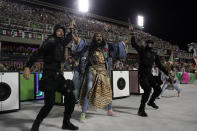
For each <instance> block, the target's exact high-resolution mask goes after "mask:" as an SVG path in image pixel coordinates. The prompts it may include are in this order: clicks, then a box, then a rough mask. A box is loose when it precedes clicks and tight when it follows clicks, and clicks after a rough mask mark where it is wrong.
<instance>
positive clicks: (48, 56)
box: [24, 24, 78, 131]
mask: <svg viewBox="0 0 197 131" xmlns="http://www.w3.org/2000/svg"><path fill="white" fill-rule="evenodd" d="M65 33H66V32H65V28H64V27H63V26H61V25H60V24H58V25H56V26H55V27H54V33H53V35H52V36H49V37H48V38H47V39H46V40H45V41H44V42H43V44H42V45H41V46H40V48H39V49H38V50H36V51H35V52H33V53H32V54H31V55H30V57H29V58H28V60H27V63H26V66H25V69H24V78H25V79H29V77H30V68H31V67H32V65H33V63H34V62H35V61H36V60H37V59H38V58H40V57H41V56H42V57H43V62H44V68H43V77H42V79H41V81H40V84H39V88H40V90H41V91H44V94H45V104H44V106H43V107H42V108H41V110H40V112H39V113H38V115H37V117H36V119H35V121H34V123H33V126H32V128H31V131H39V126H40V124H41V122H42V121H43V119H44V118H45V117H46V116H47V115H48V114H49V112H50V111H51V109H52V107H53V105H54V103H55V92H56V91H58V92H61V93H62V95H64V96H65V97H64V106H65V112H64V119H63V125H62V129H69V130H78V127H76V126H75V125H73V124H72V123H71V122H70V118H71V114H72V112H73V111H74V107H75V96H74V94H73V90H74V85H73V82H72V81H69V80H65V79H64V77H63V75H62V70H61V63H64V52H65V46H66V45H67V44H68V43H69V42H70V41H71V40H72V31H70V32H69V33H68V34H67V35H66V36H65Z"/></svg>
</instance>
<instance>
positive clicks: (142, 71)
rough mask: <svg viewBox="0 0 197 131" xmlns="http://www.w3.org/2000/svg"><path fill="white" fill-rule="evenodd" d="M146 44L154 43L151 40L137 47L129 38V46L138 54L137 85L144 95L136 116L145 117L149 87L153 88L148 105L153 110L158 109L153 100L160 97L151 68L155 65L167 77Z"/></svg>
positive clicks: (156, 57) (158, 87)
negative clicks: (138, 84)
mask: <svg viewBox="0 0 197 131" xmlns="http://www.w3.org/2000/svg"><path fill="white" fill-rule="evenodd" d="M148 43H152V44H153V43H154V42H153V41H151V40H148V41H146V46H145V47H144V46H139V45H138V44H137V43H136V42H135V37H134V36H133V37H132V38H131V45H132V47H134V48H135V49H136V50H137V52H138V54H139V69H138V74H139V83H140V85H141V87H142V89H143V90H144V93H143V94H142V99H141V105H140V107H139V111H138V115H139V116H145V117H146V116H147V114H146V112H145V105H146V102H147V101H148V99H149V96H150V93H151V87H153V89H154V92H153V94H152V96H151V98H150V100H149V102H148V105H150V106H152V107H153V108H155V109H158V108H159V107H158V106H157V105H156V104H155V103H154V101H155V99H156V98H157V97H158V96H159V95H160V93H161V87H160V83H158V82H157V81H156V80H155V79H154V77H153V75H152V72H151V71H152V66H153V64H154V63H155V64H156V66H157V67H158V68H159V69H160V70H161V71H163V72H164V73H165V74H167V75H168V72H167V71H166V69H165V68H164V66H163V65H162V64H161V63H160V59H159V56H158V55H157V54H156V53H155V52H153V51H152V48H151V47H149V46H148Z"/></svg>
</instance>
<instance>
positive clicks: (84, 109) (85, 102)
mask: <svg viewBox="0 0 197 131" xmlns="http://www.w3.org/2000/svg"><path fill="white" fill-rule="evenodd" d="M92 86H93V76H92V72H89V73H88V79H87V92H86V95H85V97H84V100H83V107H82V112H83V113H86V112H87V108H88V103H89V100H88V94H89V91H90V89H91V88H92ZM107 109H108V110H111V109H112V102H110V103H109V104H108V105H107Z"/></svg>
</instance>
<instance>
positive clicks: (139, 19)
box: [137, 15, 144, 29]
mask: <svg viewBox="0 0 197 131" xmlns="http://www.w3.org/2000/svg"><path fill="white" fill-rule="evenodd" d="M137 25H138V26H139V28H140V29H143V28H144V17H143V16H141V15H138V17H137Z"/></svg>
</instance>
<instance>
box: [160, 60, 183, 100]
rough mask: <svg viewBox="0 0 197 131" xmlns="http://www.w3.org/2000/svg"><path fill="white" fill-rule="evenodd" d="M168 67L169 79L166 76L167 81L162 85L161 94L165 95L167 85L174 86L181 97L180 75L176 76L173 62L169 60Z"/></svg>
mask: <svg viewBox="0 0 197 131" xmlns="http://www.w3.org/2000/svg"><path fill="white" fill-rule="evenodd" d="M167 69H168V72H169V79H168V77H166V81H165V83H164V85H163V87H162V92H161V96H162V95H163V93H164V91H165V90H166V88H167V87H173V88H175V89H176V91H177V93H178V97H180V93H181V89H180V81H179V80H178V77H177V76H176V71H175V69H174V67H173V65H172V63H170V62H168V64H167Z"/></svg>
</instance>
